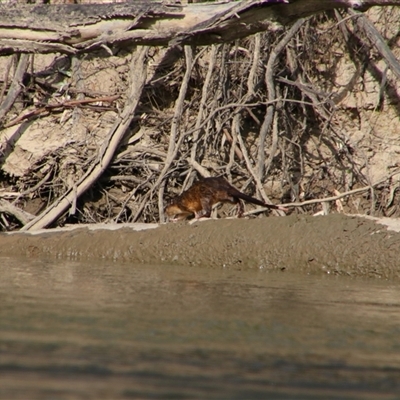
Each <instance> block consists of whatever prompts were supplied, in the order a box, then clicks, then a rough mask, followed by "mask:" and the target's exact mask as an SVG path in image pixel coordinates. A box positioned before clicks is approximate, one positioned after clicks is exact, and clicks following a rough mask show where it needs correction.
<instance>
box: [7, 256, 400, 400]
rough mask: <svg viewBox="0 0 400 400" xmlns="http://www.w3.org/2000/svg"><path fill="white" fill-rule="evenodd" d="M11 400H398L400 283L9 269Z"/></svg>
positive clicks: (188, 270)
mask: <svg viewBox="0 0 400 400" xmlns="http://www.w3.org/2000/svg"><path fill="white" fill-rule="evenodd" d="M0 299H1V304H0V398H1V399H267V398H268V399H321V398H326V399H358V398H366V399H378V398H379V399H397V398H399V396H400V282H398V281H394V282H389V281H386V280H383V279H381V280H379V279H363V278H357V279H352V278H349V277H337V276H330V275H325V276H324V275H322V276H321V275H318V276H312V275H306V274H294V273H291V274H288V273H286V272H268V271H265V270H263V269H253V270H252V269H243V270H240V269H235V270H233V269H229V268H223V267H221V268H204V267H203V268H200V267H183V266H165V265H164V266H157V265H133V264H129V263H126V264H118V263H113V262H103V263H102V262H97V261H96V262H91V263H89V262H86V263H78V262H70V261H65V260H64V261H54V260H53V261H46V260H33V259H31V260H28V259H18V258H1V259H0Z"/></svg>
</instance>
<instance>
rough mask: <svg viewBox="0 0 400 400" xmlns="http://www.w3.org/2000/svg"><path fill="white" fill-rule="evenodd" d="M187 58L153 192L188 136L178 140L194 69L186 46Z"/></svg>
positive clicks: (150, 193)
mask: <svg viewBox="0 0 400 400" xmlns="http://www.w3.org/2000/svg"><path fill="white" fill-rule="evenodd" d="M185 56H186V57H185V59H186V71H185V75H184V77H183V81H182V84H181V88H180V91H179V96H178V99H177V100H176V104H175V112H174V117H173V119H172V124H171V133H170V137H169V143H168V151H167V157H166V160H165V163H164V167H163V169H162V171H161V173H160V175H159V176H158V178H157V180H156V182H155V183H154V186H153V190H155V189H156V188H157V187H158V186H159V185H160V183H161V182H162V181H163V179H164V177H165V175H166V174H167V172H168V170H169V168H170V166H171V164H172V162H173V160H174V159H175V157H176V155H177V153H178V149H179V145H180V142H181V141H182V140H183V137H184V136H185V135H187V133H185V134H181V135H180V137H179V139H178V140H177V137H178V130H179V129H178V127H179V125H180V120H181V118H182V112H183V105H184V101H185V97H186V93H187V90H188V87H189V81H190V76H191V74H192V68H193V51H192V48H191V47H190V46H185ZM153 190H150V191H149V192H147V193H146V195H145V196H144V199H143V200H142V202H141V203H140V205H139V208H138V210H137V212H136V214H135V216H134V217H133V221H136V220H137V219H138V218H139V215H140V214H141V212H142V211H143V208H144V207H145V205H146V203H147V201H148V199H149V197H150V196H151V195H152V194H153ZM161 222H163V221H161Z"/></svg>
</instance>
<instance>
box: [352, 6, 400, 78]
mask: <svg viewBox="0 0 400 400" xmlns="http://www.w3.org/2000/svg"><path fill="white" fill-rule="evenodd" d="M349 13H350V15H352V16H358V17H359V18H358V19H357V24H358V25H359V26H360V27H361V28H362V29H363V30H364V32H365V33H366V34H367V36H368V38H369V40H370V41H371V43H372V44H373V45H374V46H375V47H376V49H377V50H378V52H379V54H380V55H381V56H382V57H383V58H384V59H385V60H386V62H387V63H388V65H389V66H390V69H391V70H392V72H393V73H394V74H395V75H396V76H397V78H398V79H400V63H399V62H398V61H397V59H396V57H395V56H394V54H393V52H392V51H391V50H390V48H389V46H388V45H387V44H386V42H385V39H384V38H383V37H382V35H381V34H380V33H379V32H378V30H377V29H376V28H375V26H374V25H373V24H372V22H371V21H370V20H369V19H368V18H367V17H366V16H365V15H363V14H359V13H356V12H355V11H353V10H349Z"/></svg>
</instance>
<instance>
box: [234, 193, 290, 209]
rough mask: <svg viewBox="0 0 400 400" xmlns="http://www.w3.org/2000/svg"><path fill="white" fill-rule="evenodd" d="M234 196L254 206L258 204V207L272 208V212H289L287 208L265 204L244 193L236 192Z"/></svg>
mask: <svg viewBox="0 0 400 400" xmlns="http://www.w3.org/2000/svg"><path fill="white" fill-rule="evenodd" d="M232 195H233V196H234V197H238V198H239V199H242V200H245V201H248V202H249V203H253V204H256V205H258V206H262V207H267V208H270V209H271V210H282V211H288V209H287V208H285V207H282V206H276V205H275V204H267V203H264V202H263V201H261V200H258V199H256V198H254V197H251V196H248V195H247V194H244V193H242V192H239V190H235V193H232Z"/></svg>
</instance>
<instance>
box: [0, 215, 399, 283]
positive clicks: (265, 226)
mask: <svg viewBox="0 0 400 400" xmlns="http://www.w3.org/2000/svg"><path fill="white" fill-rule="evenodd" d="M399 227H400V223H399V221H398V220H393V219H380V220H373V219H368V218H363V217H359V216H344V215H339V214H333V215H329V216H324V217H310V216H289V217H282V218H279V217H270V218H262V219H252V220H246V219H221V220H208V221H202V222H196V223H193V224H188V223H187V222H182V223H177V224H173V223H170V224H166V225H160V226H158V225H157V224H149V225H145V224H122V225H93V226H86V227H80V228H76V226H74V227H71V228H69V229H65V228H64V229H57V230H44V231H40V232H34V233H12V234H1V235H0V256H27V257H31V258H32V257H34V258H66V259H73V260H90V261H95V260H99V259H103V260H104V259H105V260H113V261H116V262H124V263H125V262H132V263H144V264H148V263H157V264H160V263H161V264H180V265H188V266H190V265H196V266H205V267H218V268H220V267H226V268H236V269H239V268H264V269H267V270H285V271H298V272H306V273H330V274H340V275H349V276H364V277H372V276H373V277H380V278H399V277H400V257H399V250H400V233H399V230H400V228H399Z"/></svg>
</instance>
